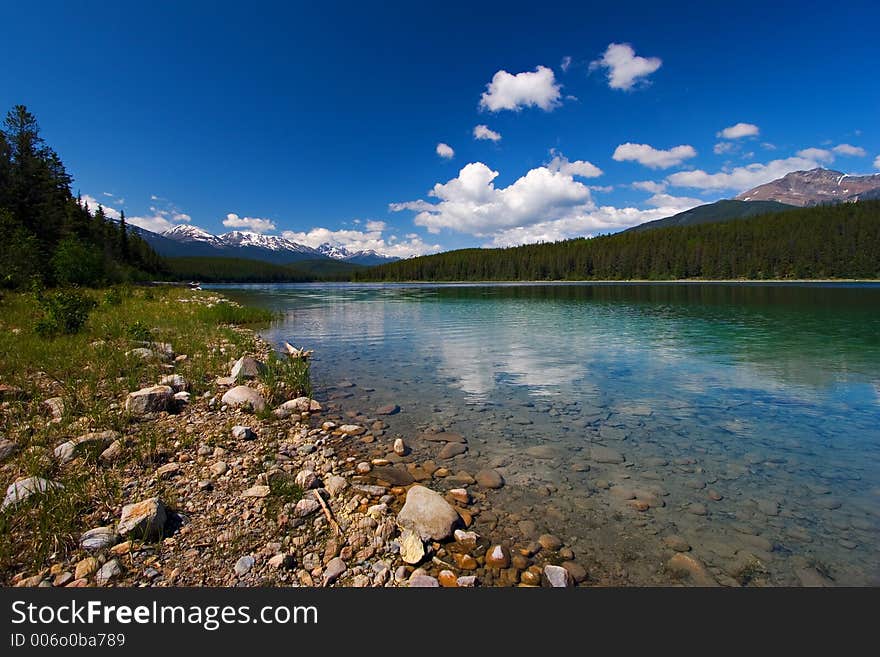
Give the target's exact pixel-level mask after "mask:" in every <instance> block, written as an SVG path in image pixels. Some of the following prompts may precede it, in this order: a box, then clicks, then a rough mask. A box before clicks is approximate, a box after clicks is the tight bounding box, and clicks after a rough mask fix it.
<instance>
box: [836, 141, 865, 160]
mask: <svg viewBox="0 0 880 657" xmlns="http://www.w3.org/2000/svg"><path fill="white" fill-rule="evenodd" d="M831 150H832V151H834V152H835V153H837V154H839V155H851V156H853V157H865V156H866V155H867V154H868V153H867V152H866V151H865V149H864V148H862V147H861V146H853V145H852V144H838V145H837V146H835V147H834V148H832V149H831Z"/></svg>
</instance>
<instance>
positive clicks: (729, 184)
mask: <svg viewBox="0 0 880 657" xmlns="http://www.w3.org/2000/svg"><path fill="white" fill-rule="evenodd" d="M817 166H819V163H818V162H817V161H816V160H813V159H810V158H806V157H800V156H799V157H789V158H785V159H780V160H772V161H771V162H768V163H767V164H760V163H757V162H756V163H753V164H748V165H746V166H743V167H736V168H735V169H732V170H730V171H720V172H718V173H707V172H706V171H703V170H702V169H696V170H695V171H679V172H678V173H673V174H672V175H670V176H667V178H666V182H668V183H669V184H670V185H672V186H673V187H692V188H694V189H730V190H734V191H737V192H742V191H745V190H747V189H751V188H752V187H757V186H758V185H763V184H764V183H768V182H770V181H772V180H776V179H777V178H781V177H782V176H784V175H785V174H787V173H791V172H792V171H802V170H804V169H814V168H816V167H817Z"/></svg>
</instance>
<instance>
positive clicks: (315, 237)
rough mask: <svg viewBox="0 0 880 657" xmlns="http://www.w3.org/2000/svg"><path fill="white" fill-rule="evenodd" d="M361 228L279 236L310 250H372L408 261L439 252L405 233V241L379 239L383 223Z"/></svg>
mask: <svg viewBox="0 0 880 657" xmlns="http://www.w3.org/2000/svg"><path fill="white" fill-rule="evenodd" d="M365 227H366V230H330V229H329V228H321V227H318V228H312V229H311V230H309V231H306V232H296V231H292V230H286V231H284V232H283V233H281V236H282V237H284V238H286V239H289V240H291V241H293V242H297V243H299V244H305V245H306V246H311V247H312V248H315V247H318V246H320V245H321V244H325V243H329V244H332V245H333V246H341V247H343V248H345V249H348V250H349V251H352V252H354V251H370V250H372V251H377V252H379V253H382V254H385V255H390V256H396V257H398V258H409V257H412V256H417V255H425V254H427V253H436V252H438V251H440V250H442V249H441V247H440V245H439V244H428V243H426V242H425V241H424V240H422V238H421V237H419V236H418V235H417V234H415V233H410V234H408V235H407V236H406V239H405V240H401V239H400V238H398V237H397V236H396V235H390V236H389V237H388V238H387V239H386V238H385V237H384V236H383V233H384V232H385V231H386V230H387V226H386V224H385V222H384V221H367V222H366V224H365Z"/></svg>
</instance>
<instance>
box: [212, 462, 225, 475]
mask: <svg viewBox="0 0 880 657" xmlns="http://www.w3.org/2000/svg"><path fill="white" fill-rule="evenodd" d="M227 470H229V465H228V464H227V463H226V461H217V462H216V463H215V464H213V465H212V466H211V474H213V475H214V476H215V477H219V476H220V475H222V474H224V473H225V472H226V471H227Z"/></svg>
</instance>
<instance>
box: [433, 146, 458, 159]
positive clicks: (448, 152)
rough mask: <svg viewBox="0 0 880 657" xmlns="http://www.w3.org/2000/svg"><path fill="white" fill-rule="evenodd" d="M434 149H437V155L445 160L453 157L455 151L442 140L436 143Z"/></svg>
mask: <svg viewBox="0 0 880 657" xmlns="http://www.w3.org/2000/svg"><path fill="white" fill-rule="evenodd" d="M435 150H436V151H437V155H439V156H440V157H442V158H444V159H446V160H451V159H452V158H453V157H455V151H454V150H453V148H452V146H450V145H449V144H444V143H443V142H440V143H439V144H437V148H436V149H435Z"/></svg>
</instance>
